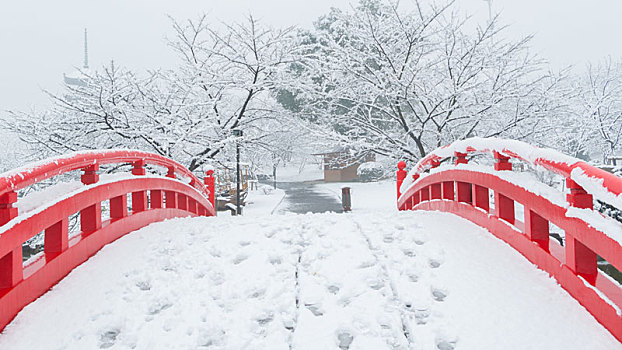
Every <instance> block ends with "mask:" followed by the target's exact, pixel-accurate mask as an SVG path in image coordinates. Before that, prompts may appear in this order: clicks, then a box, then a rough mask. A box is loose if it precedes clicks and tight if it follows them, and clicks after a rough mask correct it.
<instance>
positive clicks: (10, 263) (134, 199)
mask: <svg viewBox="0 0 622 350" xmlns="http://www.w3.org/2000/svg"><path fill="white" fill-rule="evenodd" d="M105 164H130V165H131V166H132V170H131V173H128V174H114V175H107V176H106V177H105V178H102V180H101V181H100V175H99V174H98V171H99V167H100V165H105ZM147 165H149V166H155V167H161V168H165V169H167V174H166V176H157V175H148V174H147V171H146V169H145V166H147ZM76 170H81V171H82V172H83V174H82V175H81V178H80V180H81V181H80V182H81V184H80V183H78V184H76V183H67V184H59V185H56V186H52V187H50V188H48V189H46V190H43V191H41V192H38V193H33V194H29V195H28V196H26V197H24V198H18V191H19V190H22V189H25V188H26V187H28V186H31V185H35V184H39V183H41V182H42V181H44V180H47V179H51V178H54V177H57V176H60V175H64V174H67V173H70V172H72V171H76ZM212 174H213V171H208V172H207V176H205V178H204V181H205V182H204V183H203V182H202V181H201V180H200V179H199V178H198V177H196V176H195V175H194V174H193V173H192V172H190V171H189V170H188V169H186V168H185V167H184V166H182V165H181V164H179V163H177V162H175V161H173V160H171V159H168V158H166V157H162V156H160V155H156V154H152V153H146V152H142V151H134V150H102V151H85V152H76V153H71V154H68V155H64V156H60V157H56V158H50V159H46V160H43V161H40V162H36V163H32V164H29V165H26V166H24V167H21V168H18V169H15V170H12V171H8V172H5V173H3V174H0V330H1V329H2V328H4V326H6V325H7V324H8V323H9V322H10V321H11V319H12V318H13V317H14V316H15V315H16V314H17V313H18V312H19V311H20V310H21V309H22V308H23V307H24V306H26V305H27V304H28V303H30V302H32V301H33V300H35V299H36V298H38V297H39V296H41V295H42V294H43V293H45V292H46V291H47V290H48V289H49V288H50V287H52V286H53V285H54V284H55V283H57V282H58V281H60V280H61V279H62V278H63V277H64V276H66V275H67V274H68V273H69V272H70V271H71V270H72V269H74V268H75V267H76V266H78V265H80V264H81V263H83V262H84V261H85V260H86V259H88V258H89V257H90V256H92V255H93V254H95V253H96V252H97V251H99V249H101V248H102V247H103V246H104V245H106V244H108V243H110V242H112V241H114V240H115V239H117V238H119V237H121V236H123V235H125V234H127V233H129V232H131V231H134V230H137V229H139V228H141V227H144V226H147V225H149V224H150V223H153V222H157V221H162V220H165V219H168V218H174V217H183V216H213V215H215V210H214V178H213V176H212ZM128 197H130V198H128ZM128 199H131V202H130V203H131V205H130V206H128ZM18 200H19V201H20V202H18ZM22 200H23V203H22V202H21V201H22ZM104 201H106V202H107V203H106V204H107V207H108V208H109V219H107V220H102V202H104ZM19 208H21V209H19ZM76 214H78V215H79V218H80V220H79V221H80V232H79V233H78V234H77V235H74V236H71V237H70V236H69V229H68V226H69V225H68V223H69V217H71V216H74V215H76ZM106 218H108V216H107V217H106ZM40 233H43V235H44V247H43V252H42V253H40V254H39V255H36V256H35V257H33V258H30V259H28V260H27V261H26V262H25V263H24V262H23V258H22V245H23V244H24V242H26V241H28V240H30V239H31V238H33V237H34V236H36V235H38V234H40Z"/></svg>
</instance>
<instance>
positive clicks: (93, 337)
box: [0, 209, 621, 350]
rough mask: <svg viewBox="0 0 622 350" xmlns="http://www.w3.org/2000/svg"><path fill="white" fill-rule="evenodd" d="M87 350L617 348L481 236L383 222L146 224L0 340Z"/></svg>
mask: <svg viewBox="0 0 622 350" xmlns="http://www.w3.org/2000/svg"><path fill="white" fill-rule="evenodd" d="M275 219H277V220H275ZM97 348H101V349H145V350H146V349H149V350H153V349H287V350H289V349H297V350H304V349H314V350H317V349H335V350H338V349H342V350H343V349H351V350H354V349H369V350H381V349H415V350H432V349H440V350H451V349H458V350H463V349H464V350H469V349H474V350H475V349H477V350H481V349H520V350H524V349H564V350H571V349H581V350H583V349H599V350H610V349H620V348H621V346H620V343H619V342H617V341H616V340H615V339H614V338H613V337H612V336H611V335H610V334H609V333H608V332H607V331H606V330H605V329H604V328H603V327H602V326H600V325H599V324H598V323H597V322H596V321H595V320H594V319H593V318H592V317H591V316H590V315H589V314H588V313H587V311H586V310H585V309H583V308H582V307H581V306H580V305H578V303H577V302H576V301H575V300H574V299H572V298H571V297H570V296H569V295H568V294H567V293H565V292H564V291H563V290H562V289H561V288H560V287H559V286H558V285H557V284H556V283H555V281H554V280H552V279H551V278H549V276H548V275H547V274H546V273H544V272H542V271H540V270H537V269H536V268H535V267H534V266H533V265H531V264H530V263H529V262H528V261H527V260H525V259H524V258H523V257H522V256H520V255H519V254H518V253H517V252H515V251H514V250H513V249H511V248H510V247H509V246H507V245H506V244H504V243H503V242H501V241H499V240H497V239H495V238H494V237H493V236H492V235H491V234H489V233H487V232H485V231H484V230H483V229H481V228H479V227H477V226H475V225H473V224H471V223H469V222H466V221H464V220H462V219H460V218H458V217H456V216H453V215H450V214H443V213H425V212H397V211H396V210H394V209H385V210H376V211H373V212H372V211H361V212H356V211H355V212H353V213H350V214H335V213H327V214H309V215H293V214H286V215H279V216H276V217H275V216H266V217H230V216H221V217H217V218H194V219H176V220H170V221H167V222H162V223H157V224H153V225H151V226H149V227H147V228H144V229H141V230H139V231H137V232H134V233H132V234H130V235H127V236H125V237H123V238H121V239H119V240H118V241H116V242H115V243H113V244H110V245H109V246H106V247H104V249H102V250H101V251H100V252H99V253H98V254H97V255H96V256H94V257H93V258H91V259H90V260H89V261H88V262H86V263H85V264H83V265H82V266H80V267H78V268H77V269H76V270H74V271H73V272H72V273H71V274H70V275H69V276H68V277H67V278H65V279H64V280H63V281H61V282H60V283H59V284H58V285H57V286H55V287H54V288H53V289H52V290H51V291H50V292H48V293H47V294H45V295H44V296H42V297H41V298H40V299H38V300H37V301H36V302H34V303H33V304H31V305H30V306H28V307H27V308H26V309H24V310H23V311H22V312H21V313H20V314H19V315H18V316H17V318H16V319H15V320H14V321H13V322H12V323H11V324H10V325H9V326H8V327H7V328H6V329H5V331H4V332H3V333H2V334H1V335H0V349H12V350H34V349H50V350H56V349H97Z"/></svg>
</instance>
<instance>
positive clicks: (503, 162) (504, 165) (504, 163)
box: [493, 151, 512, 170]
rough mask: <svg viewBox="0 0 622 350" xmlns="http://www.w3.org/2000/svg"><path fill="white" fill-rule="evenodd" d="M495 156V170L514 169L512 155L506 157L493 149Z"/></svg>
mask: <svg viewBox="0 0 622 350" xmlns="http://www.w3.org/2000/svg"><path fill="white" fill-rule="evenodd" d="M493 155H494V157H495V170H512V163H510V157H506V156H504V155H502V154H501V153H499V152H497V151H493Z"/></svg>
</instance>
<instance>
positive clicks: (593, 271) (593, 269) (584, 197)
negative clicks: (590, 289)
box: [565, 179, 598, 284]
mask: <svg viewBox="0 0 622 350" xmlns="http://www.w3.org/2000/svg"><path fill="white" fill-rule="evenodd" d="M566 187H567V188H569V189H570V193H569V194H567V195H566V200H568V203H569V204H570V205H571V206H573V207H575V208H581V209H593V206H594V200H593V198H592V195H591V194H589V193H587V192H585V190H584V189H583V187H581V186H580V185H579V184H577V183H576V182H574V181H573V180H571V179H566ZM565 244H566V265H567V266H568V267H569V268H570V269H571V270H572V271H573V272H574V273H576V274H578V275H581V276H583V277H584V278H585V279H586V280H587V281H588V282H590V283H592V284H594V283H595V282H596V276H597V275H598V268H597V254H596V253H595V252H594V251H592V250H591V249H590V248H588V247H587V246H585V245H584V244H583V243H581V242H580V241H578V240H577V239H576V238H575V237H573V236H572V235H571V234H569V233H568V232H566V240H565Z"/></svg>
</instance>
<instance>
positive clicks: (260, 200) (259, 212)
mask: <svg viewBox="0 0 622 350" xmlns="http://www.w3.org/2000/svg"><path fill="white" fill-rule="evenodd" d="M284 197H285V191H283V190H281V189H279V188H277V189H273V188H272V187H271V186H267V185H259V187H258V189H256V190H251V191H249V192H248V196H247V197H246V203H247V205H246V206H245V207H244V209H243V214H244V216H266V215H271V214H272V213H273V211H274V210H275V209H276V208H277V207H278V206H279V204H280V203H281V201H282V200H283V198H284Z"/></svg>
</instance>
